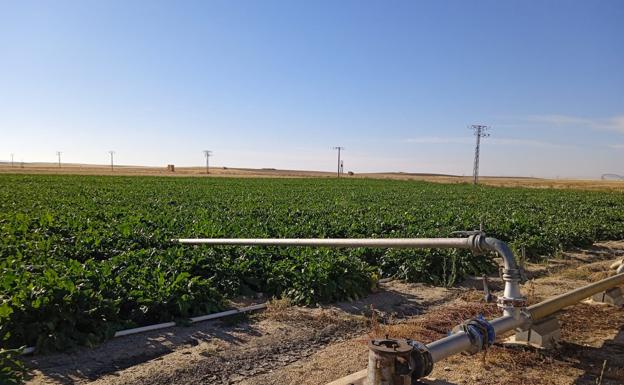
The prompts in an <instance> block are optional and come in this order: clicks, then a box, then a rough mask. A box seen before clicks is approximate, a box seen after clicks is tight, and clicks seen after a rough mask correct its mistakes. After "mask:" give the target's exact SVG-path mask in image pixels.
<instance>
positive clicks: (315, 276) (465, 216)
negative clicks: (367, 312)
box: [0, 175, 624, 350]
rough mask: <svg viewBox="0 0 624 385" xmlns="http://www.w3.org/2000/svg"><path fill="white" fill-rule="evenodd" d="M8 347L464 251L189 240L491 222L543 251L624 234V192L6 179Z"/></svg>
mask: <svg viewBox="0 0 624 385" xmlns="http://www.w3.org/2000/svg"><path fill="white" fill-rule="evenodd" d="M0 185H1V186H2V188H1V189H0V348H3V347H4V348H15V347H19V346H22V345H36V346H37V347H38V348H40V349H42V350H64V349H68V348H71V347H72V346H75V345H77V344H87V345H90V344H95V343H98V342H100V341H102V340H103V339H106V338H109V337H110V336H111V335H112V334H113V333H114V332H115V331H116V330H119V329H122V328H127V327H132V326H137V325H145V324H150V323H155V322H161V321H169V320H182V319H185V318H188V317H190V316H194V315H199V314H206V313H210V312H215V311H218V310H221V309H223V308H224V307H225V305H226V299H227V298H228V297H233V296H238V295H246V294H252V293H255V292H263V293H266V294H268V295H275V296H288V297H290V298H292V299H293V300H295V301H296V302H298V303H301V304H306V305H313V304H315V303H318V302H328V301H338V300H345V299H350V298H356V297H360V296H362V295H365V294H366V293H367V292H369V290H370V289H371V287H372V286H373V285H374V284H375V281H376V280H377V279H378V278H379V277H383V276H396V277H399V278H402V279H407V280H410V281H420V282H428V283H432V284H437V285H450V284H453V283H454V282H455V281H456V280H457V279H460V278H461V277H463V276H465V275H466V274H474V273H480V272H483V271H486V270H488V269H490V268H491V267H492V261H491V259H490V256H474V255H472V254H470V253H467V252H461V251H453V250H446V251H439V250H421V251H413V250H377V249H351V250H346V249H322V248H321V249H312V248H304V249H296V248H268V247H267V248H250V247H218V248H209V247H189V246H186V247H182V246H180V245H176V244H174V243H172V242H170V239H171V238H178V237H322V238H329V237H337V238H342V237H354V238H361V237H447V236H450V234H451V233H452V232H453V231H456V230H471V229H475V228H478V227H479V225H480V223H483V225H484V227H485V230H486V231H487V233H488V234H489V235H491V236H495V237H498V238H501V239H503V240H506V241H509V242H510V243H511V245H512V246H513V247H516V248H518V247H519V246H524V247H525V248H526V249H527V251H528V254H529V255H530V256H532V257H535V258H538V257H540V256H543V255H548V254H550V253H552V252H554V251H556V250H558V249H561V248H565V247H570V246H583V245H588V244H590V243H592V242H593V241H594V240H603V239H615V238H622V237H623V236H624V199H623V198H624V196H623V195H622V194H621V193H615V192H613V193H611V192H586V191H572V190H538V189H509V188H493V187H476V188H475V187H473V186H469V185H440V184H430V183H423V182H406V181H379V180H335V179H224V178H162V177H160V178H158V177H95V176H94V177H88V176H35V175H32V176H24V175H21V176H19V175H2V176H0Z"/></svg>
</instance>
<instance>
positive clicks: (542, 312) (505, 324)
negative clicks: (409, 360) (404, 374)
mask: <svg viewBox="0 0 624 385" xmlns="http://www.w3.org/2000/svg"><path fill="white" fill-rule="evenodd" d="M622 284H624V273H621V274H617V275H615V276H612V277H609V278H606V279H603V280H601V281H598V282H594V283H591V284H589V285H586V286H583V287H580V288H578V289H575V290H572V291H570V292H568V293H564V294H561V295H558V296H556V297H553V298H550V299H547V300H545V301H542V302H540V303H538V304H535V305H532V306H530V307H528V308H527V309H526V311H523V312H521V314H520V316H519V317H514V316H511V315H505V316H503V317H500V318H496V319H493V320H491V321H489V324H490V325H491V326H492V328H493V329H494V332H495V335H496V336H500V335H501V334H503V333H506V332H509V331H512V330H514V329H521V330H526V329H528V328H529V327H530V326H531V324H532V322H534V321H538V320H540V319H543V318H545V317H547V316H549V315H552V314H554V313H556V312H557V311H559V310H561V309H563V308H565V307H567V306H570V305H574V304H576V303H577V302H580V301H582V300H583V299H585V298H588V297H591V296H592V295H594V294H597V293H600V292H602V291H605V290H609V289H611V288H613V287H615V286H619V285H622ZM474 343H475V342H474V340H473V339H471V338H470V336H469V335H468V333H466V332H464V331H459V332H456V333H453V334H451V335H449V336H447V337H444V338H442V339H439V340H437V341H433V342H431V343H429V344H427V345H425V347H426V350H427V351H428V353H429V355H430V359H431V364H432V365H433V364H434V363H436V362H439V361H441V360H443V359H445V358H447V357H450V356H452V355H455V354H458V353H461V352H464V351H468V350H470V349H472V348H474ZM370 369H371V368H370V366H369V369H368V370H367V369H364V370H361V371H359V372H356V373H353V374H351V375H349V376H347V377H343V378H341V379H338V380H336V381H333V382H331V383H329V384H327V385H346V384H354V385H363V384H367V383H366V379H367V377H368V378H369V379H370V378H371V377H373V378H374V379H378V377H379V376H378V369H376V368H372V369H373V371H372V372H371V371H370ZM367 385H371V384H367Z"/></svg>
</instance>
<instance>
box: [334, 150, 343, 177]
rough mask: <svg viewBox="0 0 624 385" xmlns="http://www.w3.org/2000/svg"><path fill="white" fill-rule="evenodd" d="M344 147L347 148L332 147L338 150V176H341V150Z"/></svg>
mask: <svg viewBox="0 0 624 385" xmlns="http://www.w3.org/2000/svg"><path fill="white" fill-rule="evenodd" d="M344 149H345V148H344V147H341V146H336V147H332V150H338V178H340V151H342V150H344Z"/></svg>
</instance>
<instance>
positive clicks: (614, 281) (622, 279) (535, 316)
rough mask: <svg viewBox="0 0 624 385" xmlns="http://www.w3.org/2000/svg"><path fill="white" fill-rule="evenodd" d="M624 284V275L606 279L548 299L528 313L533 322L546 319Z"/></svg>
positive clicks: (529, 308)
mask: <svg viewBox="0 0 624 385" xmlns="http://www.w3.org/2000/svg"><path fill="white" fill-rule="evenodd" d="M622 284H624V273H620V274H617V275H614V276H612V277H609V278H605V279H603V280H601V281H598V282H594V283H591V284H589V285H587V286H583V287H579V288H578V289H575V290H572V291H570V292H568V293H565V294H561V295H558V296H556V297H552V298H550V299H547V300H546V301H543V302H540V303H538V304H535V305H532V306H529V307H528V308H527V311H528V312H529V314H530V315H531V319H532V320H533V321H537V320H540V319H542V318H545V317H547V316H549V315H551V314H553V313H555V312H557V311H559V310H561V309H563V308H564V307H567V306H570V305H574V304H575V303H577V302H580V301H582V300H584V299H585V298H589V297H591V296H592V295H594V294H597V293H600V292H603V291H606V290H608V289H611V288H612V287H615V286H619V285H622Z"/></svg>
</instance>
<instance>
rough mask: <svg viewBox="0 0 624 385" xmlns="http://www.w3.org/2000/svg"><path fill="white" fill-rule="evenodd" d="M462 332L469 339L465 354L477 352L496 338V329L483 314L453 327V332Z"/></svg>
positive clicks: (488, 345) (485, 347)
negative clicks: (468, 346)
mask: <svg viewBox="0 0 624 385" xmlns="http://www.w3.org/2000/svg"><path fill="white" fill-rule="evenodd" d="M459 332H464V333H466V335H467V336H468V338H469V339H470V348H468V349H466V350H464V352H463V353H465V354H467V355H473V354H477V353H479V352H480V351H482V350H485V349H487V348H488V347H490V346H491V345H492V344H493V343H494V340H495V339H496V331H495V330H494V327H493V326H492V324H491V323H490V322H488V321H487V320H486V319H485V318H483V316H481V315H480V316H478V317H476V318H473V319H470V320H468V321H466V322H464V323H463V324H461V325H458V326H456V327H455V328H454V329H453V333H459Z"/></svg>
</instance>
